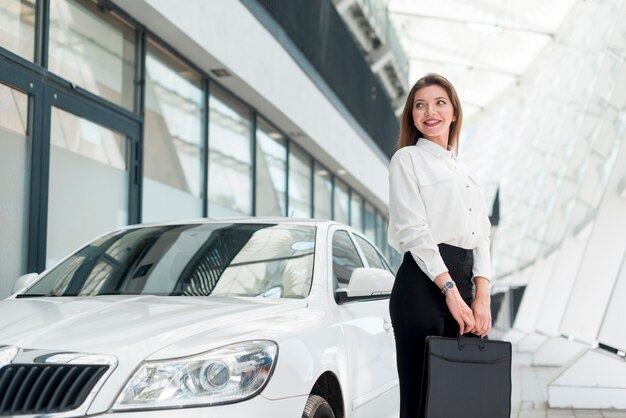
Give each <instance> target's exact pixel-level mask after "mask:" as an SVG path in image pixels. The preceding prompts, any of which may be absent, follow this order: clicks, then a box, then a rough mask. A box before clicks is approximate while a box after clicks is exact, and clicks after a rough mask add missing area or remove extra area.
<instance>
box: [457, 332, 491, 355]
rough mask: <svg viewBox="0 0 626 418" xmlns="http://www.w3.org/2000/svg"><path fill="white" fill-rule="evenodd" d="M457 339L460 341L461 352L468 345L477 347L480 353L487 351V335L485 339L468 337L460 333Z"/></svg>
mask: <svg viewBox="0 0 626 418" xmlns="http://www.w3.org/2000/svg"><path fill="white" fill-rule="evenodd" d="M457 337H458V340H459V350H463V348H465V346H466V345H477V346H478V349H479V350H480V351H483V350H484V349H485V341H487V336H486V335H485V336H484V337H478V336H475V337H466V336H464V335H461V334H460V333H459V334H457Z"/></svg>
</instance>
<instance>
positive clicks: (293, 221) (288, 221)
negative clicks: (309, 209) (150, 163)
mask: <svg viewBox="0 0 626 418" xmlns="http://www.w3.org/2000/svg"><path fill="white" fill-rule="evenodd" d="M223 223H242V224H243V223H277V224H285V225H307V226H315V227H318V228H324V229H327V228H329V227H330V226H332V225H340V226H342V227H345V228H347V229H350V230H351V229H352V228H351V227H350V226H348V225H346V224H343V223H341V222H337V221H330V220H327V219H311V218H286V217H271V216H254V217H237V218H197V219H180V220H171V221H166V222H151V223H142V224H134V225H128V226H126V227H123V228H120V229H122V230H124V229H135V228H143V227H147V226H165V225H202V224H223Z"/></svg>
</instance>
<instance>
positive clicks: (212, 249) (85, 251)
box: [26, 223, 315, 298]
mask: <svg viewBox="0 0 626 418" xmlns="http://www.w3.org/2000/svg"><path fill="white" fill-rule="evenodd" d="M314 254H315V228H314V227H311V226H301V225H276V224H223V223H219V224H213V223H208V224H200V225H198V224H188V225H168V226H149V227H143V228H134V229H127V230H124V231H116V232H113V233H110V234H108V235H106V236H104V237H101V238H99V239H97V240H95V241H93V242H91V243H90V244H88V245H86V246H85V247H84V248H82V249H80V250H79V251H77V252H76V253H75V254H73V255H72V256H71V257H69V258H68V259H67V260H65V261H64V262H63V263H61V264H60V265H59V266H57V267H56V268H54V269H52V270H51V271H50V272H49V273H47V274H46V275H45V276H44V277H43V278H42V279H41V280H40V281H38V282H37V283H36V284H35V285H34V286H33V287H32V288H30V289H29V290H28V291H27V292H26V295H29V296H33V295H40V296H76V295H80V296H96V295H105V294H120V295H138V294H141V295H160V296H246V297H262V298H303V297H306V296H307V295H308V294H309V291H310V289H311V283H312V279H313V259H314Z"/></svg>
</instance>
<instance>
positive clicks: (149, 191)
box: [0, 0, 398, 296]
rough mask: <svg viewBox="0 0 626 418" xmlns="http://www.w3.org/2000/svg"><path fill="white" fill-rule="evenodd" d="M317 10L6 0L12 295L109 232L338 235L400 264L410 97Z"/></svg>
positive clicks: (5, 159)
mask: <svg viewBox="0 0 626 418" xmlns="http://www.w3.org/2000/svg"><path fill="white" fill-rule="evenodd" d="M295 3H298V2H294V5H295ZM299 3H302V5H301V6H302V7H304V5H306V4H308V5H309V6H308V7H314V8H313V9H311V10H307V11H306V13H304V11H302V10H300V11H298V9H297V8H294V9H293V10H292V11H291V13H290V14H289V13H288V14H286V15H282V16H281V15H277V13H276V8H275V7H272V2H271V1H236V0H229V1H209V2H207V1H201V0H193V1H188V2H186V3H185V7H180V5H179V4H177V3H175V2H171V1H167V0H115V1H108V0H100V1H91V0H6V1H3V2H2V4H0V109H1V110H0V193H1V195H2V199H1V203H0V209H1V210H0V236H2V243H1V244H0V247H1V251H0V266H1V267H0V273H1V274H0V276H1V277H2V280H0V296H7V295H8V294H9V293H10V289H11V287H12V285H13V282H14V281H15V279H16V278H17V277H18V276H19V275H21V274H24V273H26V272H39V271H42V270H43V269H45V268H46V267H48V266H50V265H51V264H53V263H55V262H56V261H58V260H59V259H61V258H62V257H64V255H65V254H67V253H69V252H70V251H72V250H74V249H75V248H77V247H79V246H80V245H82V244H83V243H84V242H86V241H88V240H90V239H92V238H94V237H95V236H97V235H99V234H101V233H104V232H105V231H108V230H110V229H113V228H116V227H121V226H124V225H128V224H133V223H139V222H159V221H167V220H172V219H182V218H202V217H212V218H218V217H233V216H235V217H238V216H265V215H272V216H274V215H282V216H294V217H315V218H325V219H336V220H338V221H341V222H345V223H347V224H350V225H353V226H355V227H356V228H357V229H359V230H362V231H363V232H364V233H365V234H366V235H367V236H368V237H370V239H371V240H372V241H373V242H375V243H376V244H377V245H378V246H379V248H381V249H382V250H383V252H384V253H385V255H386V256H387V258H388V259H392V261H394V262H397V255H395V254H393V252H392V251H391V250H390V248H389V247H388V246H387V244H386V225H387V219H386V216H387V164H388V161H389V157H390V155H391V154H392V152H393V145H394V142H395V137H396V135H397V129H398V127H397V118H396V117H395V114H394V108H393V105H392V99H391V98H389V96H388V95H387V94H386V93H385V90H384V86H383V83H382V82H381V80H380V79H379V78H377V77H375V76H374V75H373V72H372V70H371V68H370V66H369V64H368V62H367V60H366V57H365V56H364V55H363V54H362V53H360V50H359V49H358V47H357V45H356V43H355V41H354V40H353V39H352V38H351V37H350V35H349V29H348V28H347V26H346V25H345V24H343V23H342V22H343V21H342V19H341V17H340V15H339V13H338V11H337V9H336V8H335V7H334V6H333V3H332V2H331V1H330V0H328V1H321V2H299ZM313 3H314V4H313ZM311 5H312V6H311ZM288 11H289V10H288ZM302 25H305V27H306V25H309V26H308V27H310V28H317V32H316V33H317V34H316V35H315V36H317V38H311V36H309V37H306V36H304V37H303V36H302V34H301V32H302V30H300V31H298V28H301V27H302ZM307 32H309V33H310V32H311V31H310V30H308V31H307ZM337 39H339V41H337ZM348 40H349V42H348ZM341 42H343V43H341ZM350 43H351V46H350ZM320 48H322V49H320ZM324 57H333V58H334V62H327V61H328V58H326V59H325V58H324ZM332 65H335V66H338V65H339V66H342V67H343V68H344V69H345V71H344V72H343V74H340V76H342V77H344V78H343V79H341V78H337V77H338V75H337V74H336V71H332V70H333V67H332ZM329 74H332V75H329ZM333 77H334V78H336V79H333ZM345 80H353V82H352V83H348V84H347V88H349V89H350V90H346V91H342V90H341V88H338V87H337V86H344V85H345V84H346V83H345ZM342 88H344V87H342ZM355 92H358V94H359V95H356V96H355ZM346 97H357V98H359V100H354V99H352V101H350V100H348V99H346Z"/></svg>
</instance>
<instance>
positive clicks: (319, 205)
mask: <svg viewBox="0 0 626 418" xmlns="http://www.w3.org/2000/svg"><path fill="white" fill-rule="evenodd" d="M313 180H314V186H315V191H314V194H313V196H314V198H315V206H314V213H313V217H315V218H317V219H332V193H333V183H332V177H331V175H330V172H329V171H328V170H327V169H326V168H324V167H323V166H322V165H320V164H319V163H318V162H317V161H315V174H314V176H313Z"/></svg>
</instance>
